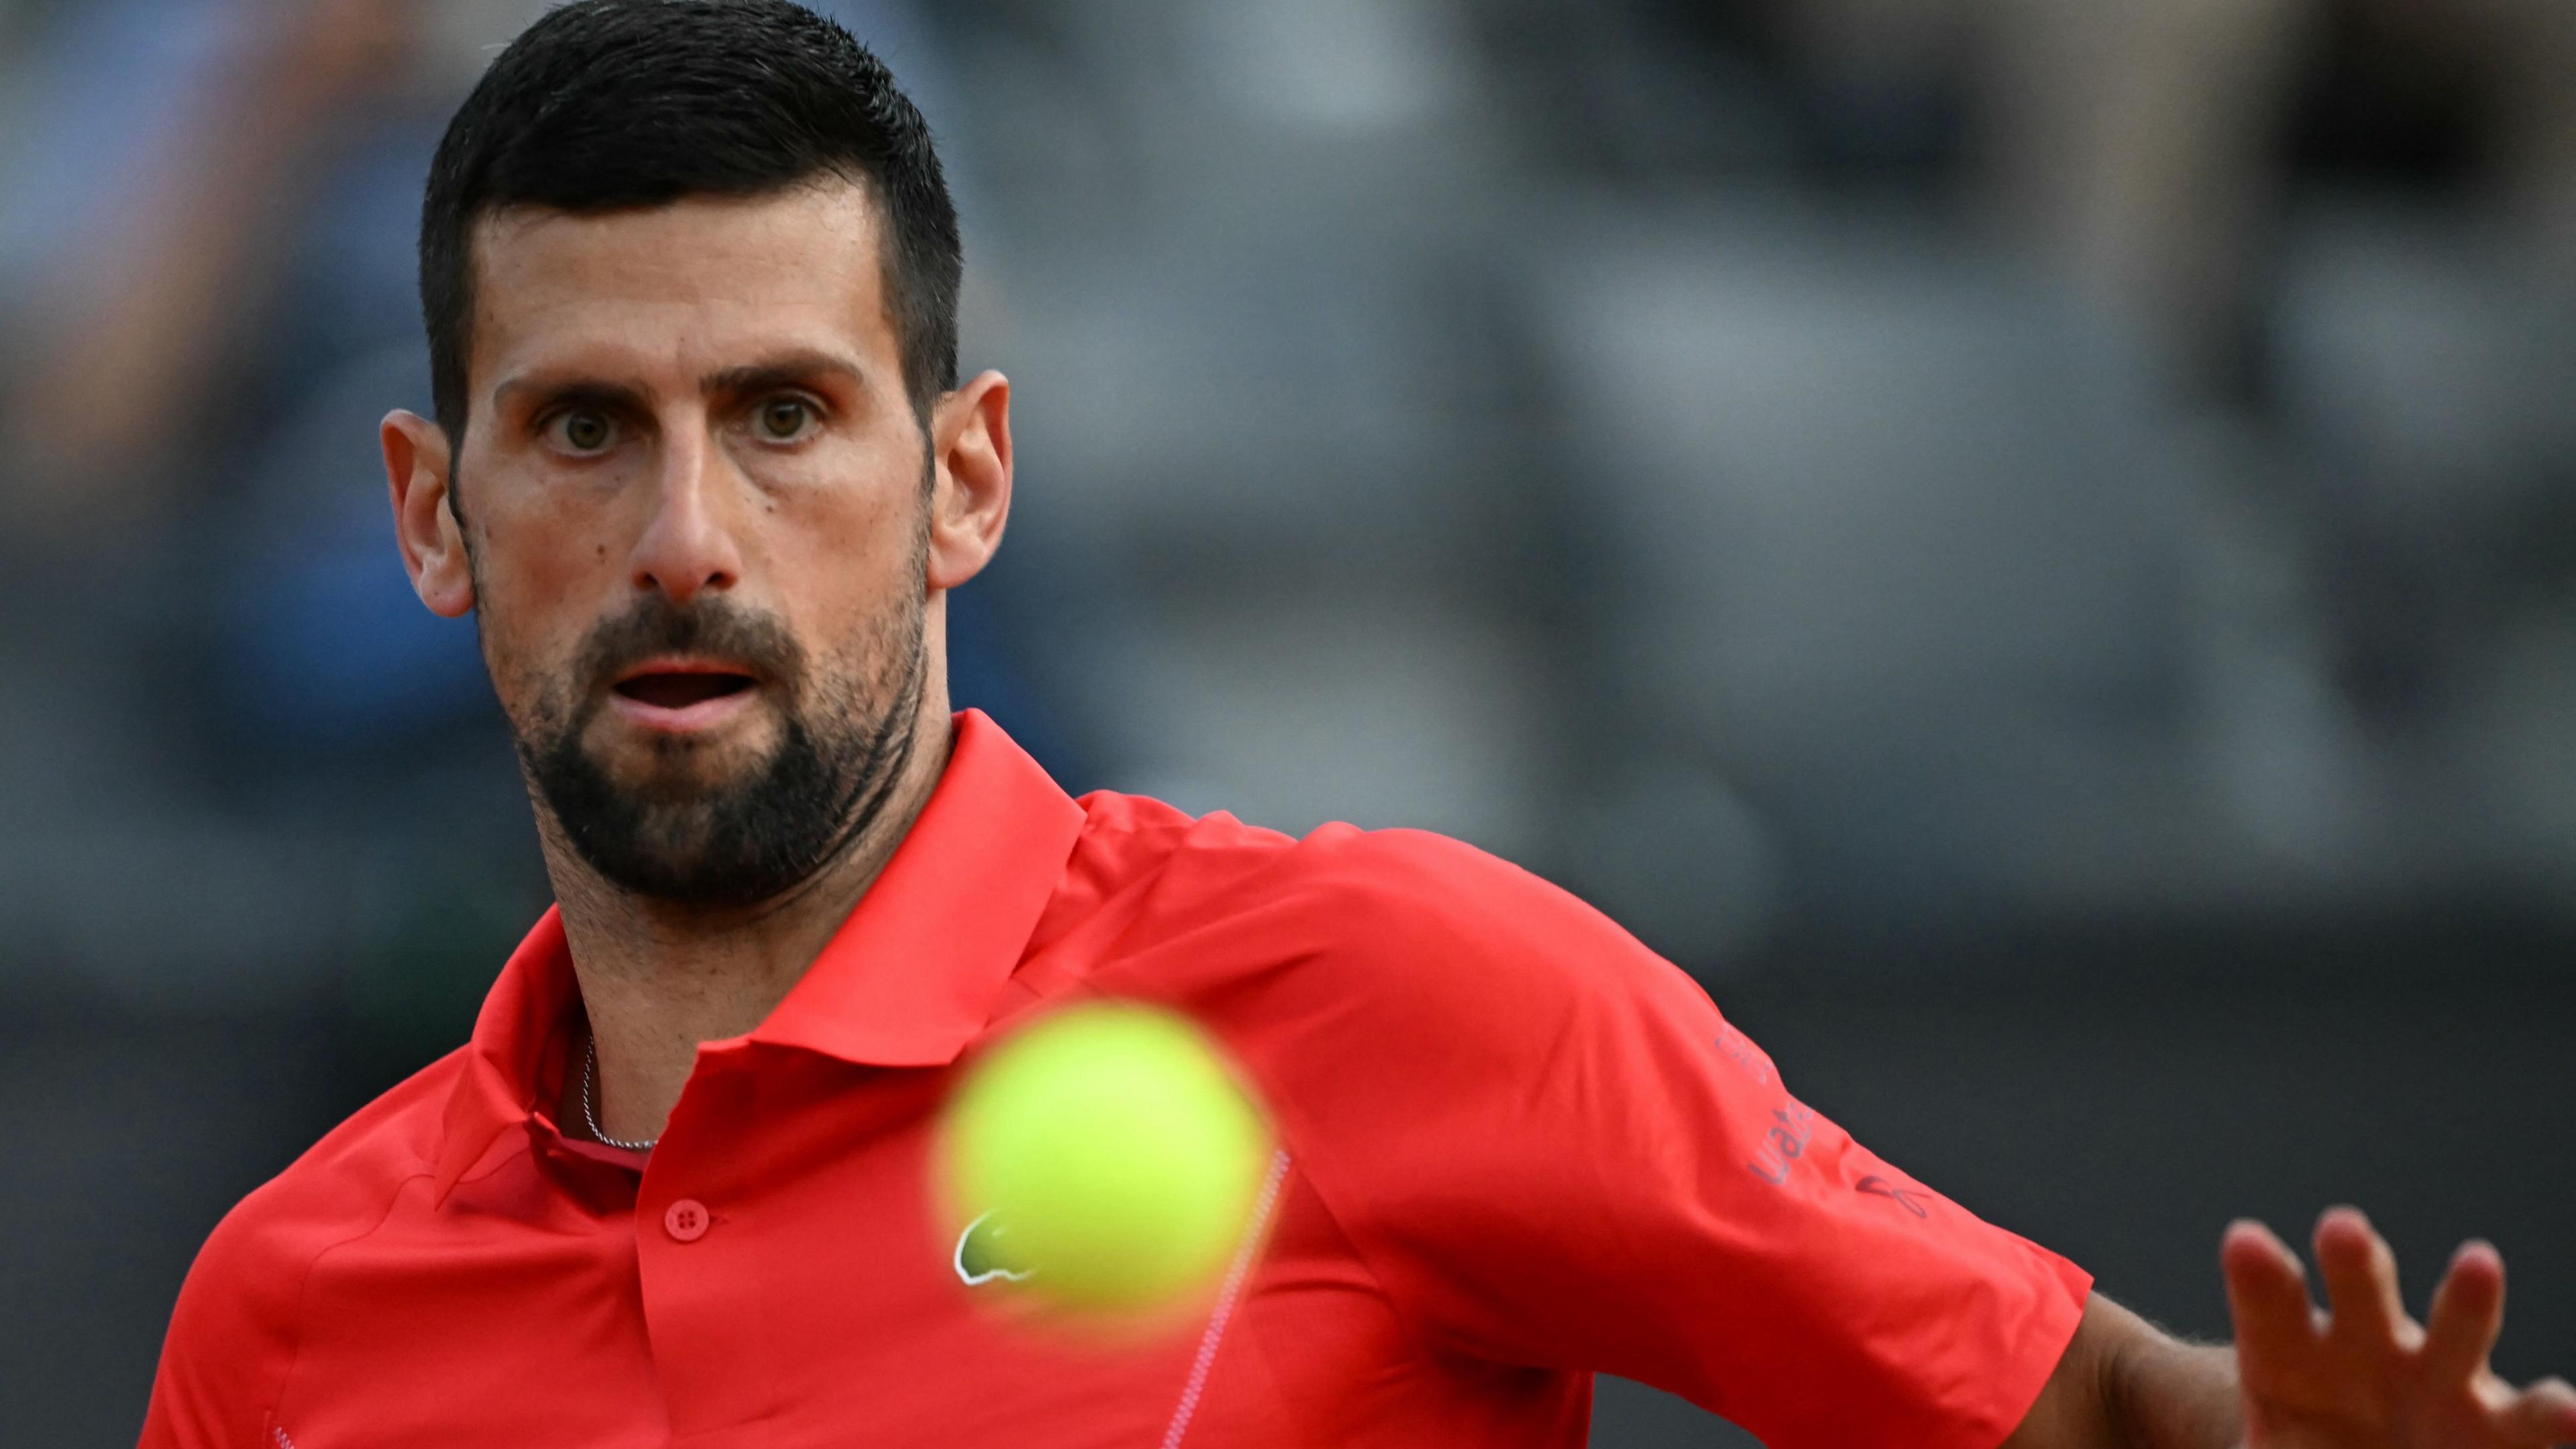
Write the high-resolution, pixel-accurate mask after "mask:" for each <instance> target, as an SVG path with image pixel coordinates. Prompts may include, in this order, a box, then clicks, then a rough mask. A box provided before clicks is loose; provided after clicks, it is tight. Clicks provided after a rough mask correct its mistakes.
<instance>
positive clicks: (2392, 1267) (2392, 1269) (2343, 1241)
mask: <svg viewBox="0 0 2576 1449" xmlns="http://www.w3.org/2000/svg"><path fill="white" fill-rule="evenodd" d="M2316 1248H2317V1276H2318V1277H2320V1278H2323V1279H2324V1280H2325V1284H2326V1309H2327V1311H2328V1312H2329V1313H2330V1314H2332V1315H2333V1319H2332V1323H2331V1326H2330V1327H2329V1328H2328V1330H2327V1331H2328V1332H2330V1333H2333V1334H2334V1335H2336V1336H2337V1337H2340V1338H2343V1339H2345V1340H2346V1341H2348V1342H2353V1343H2367V1344H2383V1343H2384V1344H2394V1345H2398V1346H2402V1347H2407V1348H2412V1347H2413V1346H2414V1342H2413V1340H2414V1336H2415V1333H2416V1328H2415V1324H2414V1322H2413V1320H2411V1319H2409V1318H2408V1317H2407V1316H2406V1305H2405V1302H2404V1300H2403V1299H2402V1298H2401V1297H2400V1296H2399V1292H2398V1287H2397V1255H2396V1254H2395V1253H2392V1252H2390V1251H2389V1249H2388V1241H2387V1240H2386V1239H2385V1238H2382V1237H2381V1236H2379V1233H2378V1231H2377V1230H2376V1229H2374V1228H2372V1227H2371V1225H2370V1219H2368V1218H2366V1217H2364V1216H2362V1214H2361V1210H2360V1209H2359V1208H2350V1207H2332V1208H2328V1209H2326V1211H2325V1215H2324V1216H2322V1217H2320V1218H2318V1219H2317V1234H2316Z"/></svg>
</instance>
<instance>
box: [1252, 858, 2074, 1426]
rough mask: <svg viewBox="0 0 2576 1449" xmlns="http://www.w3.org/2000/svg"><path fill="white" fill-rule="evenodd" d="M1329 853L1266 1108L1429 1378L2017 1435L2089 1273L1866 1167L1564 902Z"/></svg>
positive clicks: (1722, 1410) (1275, 1004) (1682, 989)
mask: <svg viewBox="0 0 2576 1449" xmlns="http://www.w3.org/2000/svg"><path fill="white" fill-rule="evenodd" d="M1327 844H1328V843H1327V842H1322V841H1318V840H1316V839H1312V838H1310V840H1309V841H1308V842H1306V844H1305V845H1303V846H1301V847H1299V849H1300V851H1302V852H1314V851H1316V850H1318V849H1319V848H1323V847H1325V846H1326V845H1327ZM1330 849H1331V850H1332V851H1333V852H1335V853H1337V854H1338V856H1339V858H1338V859H1337V860H1334V861H1332V862H1330V863H1328V864H1325V865H1323V866H1321V867H1320V868H1319V869H1317V870H1316V871H1315V872H1314V873H1313V875H1312V876H1311V877H1310V878H1309V879H1308V880H1307V881H1306V882H1305V884H1304V886H1303V890H1304V891H1305V892H1306V895H1305V902H1306V905H1305V910H1306V911H1307V912H1308V913H1309V914H1310V915H1311V916H1312V921H1311V922H1310V924H1308V925H1307V926H1304V927H1301V928H1300V934H1305V933H1307V932H1312V933H1313V937H1314V939H1316V940H1317V942H1318V944H1317V945H1316V947H1315V949H1314V950H1313V952H1312V954H1311V955H1310V956H1309V957H1308V959H1307V960H1305V961H1304V962H1302V963H1301V964H1300V965H1299V967H1298V968H1297V969H1296V970H1295V971H1292V972H1286V973H1282V974H1281V975H1280V976H1278V977H1277V978H1274V980H1273V982H1272V983H1271V986H1270V989H1271V990H1272V991H1274V992H1276V993H1278V994H1279V996H1280V997H1281V999H1278V1000H1274V1001H1271V1002H1269V1003H1266V1009H1267V1010H1268V1011H1269V1012H1271V1013H1274V1015H1272V1017H1271V1019H1272V1020H1274V1021H1275V1020H1279V1019H1281V1017H1282V1015H1284V1016H1285V1017H1287V1018H1288V1019H1295V1020H1302V1021H1304V1022H1306V1023H1308V1026H1307V1028H1306V1029H1305V1030H1304V1032H1303V1034H1302V1037H1301V1039H1300V1041H1299V1043H1298V1045H1297V1048H1296V1049H1295V1050H1293V1051H1286V1052H1281V1053H1279V1054H1277V1055H1275V1056H1272V1057H1271V1058H1270V1070H1271V1071H1272V1073H1273V1074H1274V1076H1275V1077H1276V1080H1274V1081H1273V1082H1272V1083H1270V1084H1268V1089H1269V1090H1270V1091H1272V1092H1273V1093H1274V1094H1275V1096H1276V1102H1275V1103H1274V1106H1275V1108H1276V1110H1277V1111H1278V1113H1279V1114H1280V1118H1281V1125H1282V1131H1283V1135H1284V1136H1285V1137H1286V1138H1287V1139H1288V1142H1289V1146H1290V1150H1291V1151H1292V1152H1294V1153H1296V1154H1298V1156H1299V1161H1300V1165H1301V1167H1302V1169H1303V1171H1304V1172H1305V1174H1306V1176H1307V1177H1308V1179H1309V1180H1310V1181H1311V1182H1312V1183H1313V1184H1314V1185H1315V1187H1316V1190H1317V1192H1318V1194H1319V1195H1320V1196H1321V1197H1322V1198H1323V1200H1324V1202H1325V1204H1326V1205H1327V1206H1328V1208H1329V1209H1330V1210H1331V1211H1332V1213H1333V1215H1334V1217H1335V1218H1336V1219H1337V1220H1338V1221H1339V1223H1340V1225H1341V1227H1342V1229H1343V1230H1344V1232H1345V1233H1347V1234H1348V1235H1349V1237H1350V1239H1351V1241H1352V1242H1353V1244H1354V1245H1355V1247H1356V1248H1357V1249H1358V1251H1359V1253H1360V1255H1361V1257H1362V1258H1363V1259H1364V1260H1365V1261H1366V1263H1367V1265H1368V1267H1369V1268H1370V1270H1371V1271H1372V1272H1373V1273H1374V1274H1375V1275H1376V1277H1377V1278H1378V1280H1379V1281H1380V1283H1381V1285H1382V1286H1383V1288H1384V1289H1385V1291H1386V1292H1387V1294H1388V1296H1389V1298H1390V1299H1391V1300H1392V1302H1393V1303H1394V1305H1395V1309H1396V1312H1397V1313H1398V1315H1399V1316H1400V1317H1401V1318H1403V1319H1404V1320H1405V1321H1406V1322H1407V1323H1408V1325H1409V1326H1410V1327H1411V1328H1412V1330H1413V1331H1414V1332H1415V1333H1416V1334H1417V1335H1418V1336H1419V1337H1420V1338H1421V1339H1422V1340H1423V1342H1424V1345H1425V1347H1426V1349H1428V1350H1430V1351H1435V1352H1444V1353H1447V1352H1454V1353H1460V1354H1467V1355H1473V1356H1475V1357H1478V1358H1482V1359H1487V1360H1493V1361H1498V1362H1503V1363H1511V1364H1521V1365H1532V1366H1542V1367H1553V1368H1562V1369H1573V1370H1596V1371H1601V1372H1608V1373H1616V1374H1620V1375H1623V1376H1626V1377H1630V1378H1635V1379H1639V1380H1642V1381H1644V1382H1646V1383H1650V1384H1653V1385H1655V1386H1657V1387H1660V1388H1663V1389H1666V1390H1669V1391H1671V1392H1673V1393H1676V1394H1680V1395H1682V1396H1683V1397H1685V1398H1688V1399H1691V1400H1693V1401H1694V1402H1696V1403H1698V1404H1700V1405H1701V1406H1703V1407H1705V1408H1707V1409H1709V1410H1711V1411H1713V1412H1715V1413H1718V1414H1722V1415H1724V1416H1725V1417H1727V1418H1729V1419H1731V1420H1733V1421H1734V1422H1736V1423H1737V1424H1740V1425H1742V1426H1743V1427H1744V1428H1746V1429H1748V1430H1750V1431H1752V1432H1753V1433H1754V1434H1756V1435H1758V1436H1760V1437H1761V1438H1762V1439H1763V1440H1764V1442H1766V1443H1768V1444H1770V1445H1771V1446H1773V1449H1826V1446H1837V1449H1839V1446H1849V1445H1854V1444H1904V1445H1908V1446H1917V1449H1951V1446H1956V1449H1993V1446H1994V1445H1996V1444H1997V1443H1999V1442H2000V1441H2001V1440H2002V1439H2003V1438H2004V1437H2005V1436H2006V1435H2008V1434H2009V1433H2010V1432H2011V1431H2012V1429H2013V1428H2014V1427H2015V1426H2016V1425H2017V1424H2018V1423H2019V1422H2020V1420H2021V1418H2022V1416H2023V1415H2024V1414H2025V1413H2026V1412H2027V1411H2028V1409H2029V1406H2030V1405H2031V1404H2032V1403H2033V1402H2034V1401H2035V1400H2036V1398H2037V1396H2038V1393H2039V1390H2040V1387H2041V1386H2042V1384H2043V1383H2044V1382H2045V1381H2046V1380H2047V1378H2048V1376H2049V1374H2050V1373H2051V1372H2052V1371H2053V1370H2054V1369H2055V1367H2056V1364H2057V1361H2058V1359H2059V1357H2060V1356H2061V1355H2062V1354H2063V1352H2064V1350H2065V1347H2066V1344H2067V1342H2068V1341H2069V1339H2070V1338H2071V1337H2072V1335H2073V1333H2074V1330H2075V1326H2076V1322H2077V1320H2078V1318H2079V1317H2080V1316H2081V1313H2082V1309H2083V1304H2084V1301H2085V1297H2086V1293H2087V1291H2088V1289H2089V1286H2090V1282H2091V1280H2090V1279H2089V1277H2088V1276H2087V1275H2086V1274H2085V1273H2084V1272H2083V1271H2082V1270H2081V1269H2079V1268H2077V1267H2075V1266H2074V1265H2073V1264H2071V1263H2069V1262H2067V1261H2066V1260H2065V1259H2063V1258H2060V1257H2058V1256H2056V1255H2055V1254H2053V1253H2050V1252H2048V1251H2046V1250H2045V1249H2042V1248H2040V1247H2038V1246H2036V1245H2034V1244H2032V1243H2029V1242H2027V1241H2025V1240H2023V1239H2021V1238H2019V1237H2016V1236H2015V1235H2013V1234H2012V1233H2009V1232H2006V1231H2004V1230H2002V1229H2000V1228H1997V1227H1995V1226H1993V1225H1991V1224H1988V1223H1986V1222H1983V1221H1981V1220H1979V1219H1978V1218H1976V1217H1975V1216H1973V1215H1972V1214H1970V1213H1969V1212H1968V1211H1966V1210H1965V1209H1963V1208H1961V1207H1960V1206H1959V1205H1957V1204H1956V1203H1953V1202H1951V1201H1950V1200H1949V1199H1947V1198H1944V1197H1943V1196H1941V1195H1940V1194H1939V1193H1937V1192H1934V1191H1933V1190H1931V1189H1930V1188H1928V1187H1925V1186H1924V1185H1923V1184H1921V1183H1919V1182H1917V1181H1916V1180H1914V1179H1913V1178H1912V1177H1909V1176H1907V1175H1906V1174H1905V1173H1903V1172H1900V1171H1899V1170H1897V1169H1896V1168H1894V1167H1892V1166H1890V1165H1889V1164H1888V1163H1886V1162H1885V1161H1882V1160H1881V1159H1879V1158H1878V1157H1876V1156H1874V1155H1872V1154H1871V1153H1870V1152H1869V1151H1868V1150H1867V1149H1865V1148H1863V1147H1861V1146H1860V1145H1859V1144H1858V1143H1856V1142H1854V1141H1853V1140H1852V1139H1851V1137H1850V1136H1849V1135H1848V1134H1846V1133H1845V1132H1844V1131H1843V1130H1842V1129H1841V1128H1839V1127H1837V1126H1835V1125H1834V1124H1833V1122H1832V1121H1830V1120H1828V1119H1827V1118H1826V1117H1824V1116H1823V1115H1822V1114H1821V1113H1819V1112H1817V1111H1815V1110H1814V1109H1813V1108H1811V1107H1809V1106H1807V1105H1806V1104H1804V1103H1802V1102H1800V1101H1799V1100H1798V1099H1797V1098H1796V1097H1794V1096H1792V1095H1791V1094H1790V1093H1789V1091H1788V1090H1787V1088H1786V1087H1785V1086H1783V1084H1782V1082H1781V1080H1780V1077H1779V1074H1778V1072H1777V1071H1776V1069H1775V1068H1774V1066H1773V1064H1772V1062H1771V1060H1770V1059H1769V1058H1768V1057H1767V1056H1766V1055H1764V1054H1763V1053H1762V1052H1761V1050H1760V1049H1758V1048H1757V1047H1755V1046H1754V1045H1753V1043H1751V1042H1750V1041H1748V1040H1746V1039H1745V1037H1744V1036H1743V1035H1742V1034H1741V1033H1740V1032H1738V1031H1736V1030H1735V1029H1734V1028H1733V1027H1732V1026H1730V1025H1729V1024H1728V1023H1727V1022H1726V1021H1725V1020H1724V1019H1723V1018H1722V1017H1721V1016H1720V1015H1719V1013H1718V1010H1717V1008H1716V1007H1715V1006H1714V1005H1713V1004H1712V1003H1711V1002H1710V1000H1709V998H1708V996H1707V995H1706V994H1705V993H1704V992H1702V991H1701V990H1700V989H1699V987H1698V986H1697V985H1696V984H1695V983H1694V982H1692V981H1691V980H1690V978H1689V977H1687V976H1686V975H1684V974H1683V973H1682V972H1681V971H1680V970H1678V969H1676V968H1675V967H1673V966H1671V965H1670V964H1668V963H1666V962H1665V961H1663V960H1662V959H1660V958H1658V957H1657V956H1655V955H1654V954H1653V953H1652V952H1651V951H1649V950H1647V949H1646V948H1645V947H1644V946H1642V945H1641V944H1639V943H1638V942H1637V941H1636V940H1635V939H1634V938H1632V937H1630V936H1629V935H1628V934H1627V933H1626V932H1624V931H1622V930H1620V929H1619V928H1618V927H1617V926H1616V925H1614V924H1612V923H1611V922H1610V921H1609V920H1608V919H1606V918H1604V917H1603V916H1601V915H1600V914H1599V913H1597V912H1595V911H1593V910H1591V909H1590V908H1589V907H1587V906H1585V905H1583V904H1582V903H1581V902H1579V901H1577V900H1575V899H1574V898H1573V897H1571V896H1569V895H1567V894H1566V893H1564V892H1562V891H1560V890H1557V889H1555V888H1554V887H1552V886H1549V885H1547V884H1545V883H1544V882H1541V881H1539V880H1537V879H1536V878H1534V877H1532V876H1529V875H1527V874H1525V873H1523V872H1520V871H1518V870H1516V869H1514V868H1512V867H1510V866H1508V865H1505V864H1503V863H1501V862H1499V861H1496V860H1494V859H1492V858H1491V857H1488V856H1484V855H1482V854H1480V853H1478V852H1475V851H1473V850H1471V849H1469V848H1468V847H1465V846H1461V845H1458V844H1456V843H1454V842H1451V841H1447V840H1443V839H1440V838H1439V837H1435V836H1427V835H1421V834H1417V833H1412V832H1381V833H1372V834H1367V835H1362V834H1358V833H1356V832H1353V833H1350V834H1348V835H1346V836H1344V837H1343V838H1342V840H1341V841H1340V842H1339V843H1338V844H1332V845H1330Z"/></svg>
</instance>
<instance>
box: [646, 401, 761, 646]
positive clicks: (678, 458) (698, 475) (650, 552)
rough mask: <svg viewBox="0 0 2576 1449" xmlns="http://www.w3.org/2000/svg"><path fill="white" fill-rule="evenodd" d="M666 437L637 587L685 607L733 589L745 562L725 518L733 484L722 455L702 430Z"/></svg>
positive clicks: (675, 431) (673, 432) (676, 432)
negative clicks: (702, 597)
mask: <svg viewBox="0 0 2576 1449" xmlns="http://www.w3.org/2000/svg"><path fill="white" fill-rule="evenodd" d="M664 437H665V438H666V439H668V442H667V443H666V444H665V446H664V447H663V449H662V457H661V472H660V476H659V477H658V478H656V479H655V480H654V483H655V489H656V493H655V497H654V501H653V516H652V518H651V520H650V521H648V522H647V523H646V524H645V526H644V532H643V534H642V536H641V537H639V538H637V539H636V540H635V555H634V584H635V587H636V588H638V589H652V590H659V591H660V592H661V593H662V595H663V596H664V597H666V598H668V599H669V600H670V601H671V602H672V603H675V604H685V603H688V602H689V601H691V600H692V599H695V598H696V597H697V596H698V595H699V594H701V593H703V592H706V591H708V590H711V589H712V590H717V591H722V590H725V589H730V588H732V587H733V586H734V584H735V583H736V582H737V581H738V580H739V579H740V578H741V575H742V558H741V555H740V554H739V553H738V552H737V551H736V549H735V546H734V538H733V533H732V531H731V530H730V529H728V528H727V527H725V524H724V519H723V517H722V512H723V503H724V493H725V491H726V489H727V487H728V484H729V482H730V481H731V480H730V476H729V465H728V464H727V463H726V462H725V461H724V459H723V456H722V454H720V453H718V452H717V451H716V450H715V449H713V448H711V447H710V446H708V440H707V437H706V434H705V432H704V431H703V430H700V429H696V428H674V429H671V430H669V431H667V432H666V433H665V434H664Z"/></svg>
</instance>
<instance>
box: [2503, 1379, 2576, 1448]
mask: <svg viewBox="0 0 2576 1449" xmlns="http://www.w3.org/2000/svg"><path fill="white" fill-rule="evenodd" d="M2503 1427H2504V1430H2505V1432H2506V1433H2508V1434H2511V1435H2512V1436H2513V1437H2514V1438H2516V1439H2518V1440H2520V1441H2521V1442H2522V1443H2525V1444H2529V1445H2533V1446H2538V1445H2544V1444H2566V1443H2571V1442H2576V1388H2570V1387H2568V1385H2567V1381H2566V1380H2565V1379H2542V1380H2541V1381H2540V1382H2539V1383H2536V1384H2533V1385H2532V1386H2531V1387H2530V1388H2528V1389H2525V1390H2523V1391H2522V1393H2521V1395H2520V1396H2518V1397H2517V1398H2515V1399H2514V1401H2513V1403H2512V1405H2511V1406H2510V1407H2508V1408H2507V1409H2506V1410H2505V1411H2504V1426H2503Z"/></svg>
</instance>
